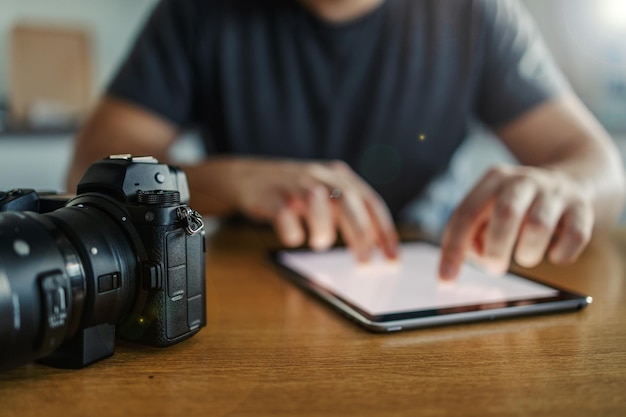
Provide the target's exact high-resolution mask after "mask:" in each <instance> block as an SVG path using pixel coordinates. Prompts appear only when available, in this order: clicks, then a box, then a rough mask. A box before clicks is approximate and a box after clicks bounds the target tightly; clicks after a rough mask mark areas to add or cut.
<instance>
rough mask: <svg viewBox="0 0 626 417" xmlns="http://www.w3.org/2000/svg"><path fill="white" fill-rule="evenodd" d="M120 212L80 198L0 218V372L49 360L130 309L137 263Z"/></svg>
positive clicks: (103, 202)
mask: <svg viewBox="0 0 626 417" xmlns="http://www.w3.org/2000/svg"><path fill="white" fill-rule="evenodd" d="M103 207H105V208H106V209H103ZM118 211H119V212H121V209H119V208H118V207H117V206H116V205H115V203H113V202H111V201H109V200H108V199H102V198H96V197H93V198H92V199H90V198H89V197H83V198H82V199H81V204H80V205H75V206H69V205H68V206H67V207H63V208H61V209H58V210H56V211H53V212H50V213H46V214H35V213H32V212H3V213H0V317H1V318H2V319H1V320H0V370H1V369H8V368H11V367H15V366H17V365H20V364H24V363H27V362H30V361H33V360H37V359H41V358H44V357H48V356H49V355H51V354H52V353H53V352H55V351H57V349H58V348H59V347H60V346H62V345H63V344H64V343H70V342H73V340H75V339H77V338H79V336H78V334H79V333H80V332H81V331H82V329H86V328H95V327H96V326H99V325H111V326H114V325H115V323H117V322H118V321H119V320H120V319H121V318H122V317H124V316H125V315H127V314H129V313H130V311H131V310H132V309H133V307H134V304H135V303H136V302H137V300H138V298H139V297H138V296H137V293H138V291H140V289H139V287H138V286H137V285H136V282H135V281H136V280H135V279H133V277H134V276H135V275H136V273H137V269H138V258H137V255H136V254H135V252H136V251H135V250H134V248H133V246H132V241H131V239H129V238H128V236H127V231H126V229H125V228H124V226H123V225H122V222H123V219H122V218H121V217H123V216H119V218H116V216H115V214H116V213H117V212H118ZM79 342H80V341H79ZM81 343H82V342H81ZM100 348H101V349H102V348H103V347H100ZM112 353H113V352H112V351H111V352H110V353H109V354H112ZM78 359H79V360H80V359H81V358H78ZM82 359H83V360H84V359H85V358H82ZM97 359H101V358H100V357H98V358H94V360H97ZM61 360H62V358H61ZM87 360H89V359H87ZM85 365H86V363H79V364H77V365H76V366H73V364H72V363H68V364H67V366H64V367H81V366H85Z"/></svg>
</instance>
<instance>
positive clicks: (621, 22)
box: [595, 0, 626, 32]
mask: <svg viewBox="0 0 626 417" xmlns="http://www.w3.org/2000/svg"><path fill="white" fill-rule="evenodd" d="M595 4H596V7H597V13H598V17H599V19H600V22H601V24H603V25H604V26H605V27H606V29H609V30H612V31H624V32H626V0H596V2H595Z"/></svg>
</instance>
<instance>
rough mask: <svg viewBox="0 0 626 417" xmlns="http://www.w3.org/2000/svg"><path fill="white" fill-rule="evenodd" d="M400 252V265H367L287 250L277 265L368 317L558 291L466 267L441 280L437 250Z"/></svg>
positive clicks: (422, 247)
mask: <svg viewBox="0 0 626 417" xmlns="http://www.w3.org/2000/svg"><path fill="white" fill-rule="evenodd" d="M400 253H401V255H400V259H399V260H398V261H388V260H385V259H383V258H382V256H380V255H377V256H375V257H374V259H373V260H372V261H370V262H369V263H367V264H358V263H357V262H356V261H355V259H354V256H353V255H352V254H351V253H350V252H349V251H348V250H346V249H344V248H335V249H332V250H330V251H328V252H311V251H293V252H288V251H286V252H281V253H279V261H280V262H281V263H282V264H284V265H285V266H287V267H288V268H291V269H292V270H294V271H295V272H297V273H298V274H300V275H302V276H303V277H306V278H307V279H309V280H311V281H313V282H314V283H316V284H317V285H319V286H321V287H323V288H325V289H326V290H328V291H330V292H332V293H334V294H336V295H337V296H339V297H341V298H343V299H344V300H346V301H348V302H350V303H352V304H354V305H355V306H357V307H359V308H361V310H363V311H365V312H366V313H368V314H370V315H372V316H378V315H385V314H392V313H402V312H409V311H421V310H432V309H442V308H452V307H462V306H470V305H480V304H491V303H500V302H510V301H520V300H527V299H535V298H549V297H554V296H557V295H558V293H559V291H558V290H556V289H553V288H550V287H547V286H545V285H542V284H539V283H536V282H533V281H530V280H527V279H524V278H520V277H517V276H515V275H512V274H507V275H505V276H503V277H493V276H490V275H488V274H487V273H485V272H483V271H481V270H480V269H478V268H476V267H474V266H472V265H465V266H464V267H463V269H462V271H461V274H460V276H459V278H458V279H457V280H455V281H453V282H451V283H448V282H442V281H441V280H439V278H438V275H437V270H438V262H439V256H440V255H439V248H438V247H436V246H433V245H431V244H428V243H423V242H411V243H405V244H403V245H402V248H401V252H400Z"/></svg>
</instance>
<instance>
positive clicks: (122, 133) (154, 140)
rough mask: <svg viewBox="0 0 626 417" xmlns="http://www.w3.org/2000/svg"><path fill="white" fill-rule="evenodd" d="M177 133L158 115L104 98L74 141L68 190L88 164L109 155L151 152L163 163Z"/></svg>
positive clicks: (174, 128)
mask: <svg viewBox="0 0 626 417" xmlns="http://www.w3.org/2000/svg"><path fill="white" fill-rule="evenodd" d="M176 134H177V129H176V127H175V126H174V125H172V124H171V123H169V122H167V121H166V120H165V119H163V118H161V117H159V116H156V115H154V114H152V113H150V112H148V111H146V110H143V109H142V108H140V107H138V106H136V105H133V104H130V103H127V102H125V101H122V100H118V99H115V98H111V97H105V98H103V99H102V100H101V102H100V103H99V104H98V106H97V107H96V109H95V110H94V111H93V113H92V114H91V115H90V117H89V119H88V120H87V121H86V122H85V125H84V126H83V128H82V129H81V131H80V132H79V133H78V136H77V138H76V141H75V143H74V154H73V156H72V162H71V165H70V168H69V172H68V175H67V179H66V187H67V190H68V192H72V191H74V190H76V185H77V184H78V181H79V180H80V178H81V177H82V175H83V174H84V172H85V171H86V170H87V168H88V167H89V165H91V164H92V163H94V162H96V161H98V160H100V159H103V158H105V157H107V156H108V155H112V154H135V155H152V156H154V157H156V158H157V159H159V160H160V161H164V162H165V160H166V155H167V150H168V149H169V147H170V145H171V144H172V143H173V141H174V139H175V137H176Z"/></svg>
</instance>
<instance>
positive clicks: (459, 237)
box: [439, 170, 503, 280]
mask: <svg viewBox="0 0 626 417" xmlns="http://www.w3.org/2000/svg"><path fill="white" fill-rule="evenodd" d="M502 178H503V175H502V172H500V171H498V170H490V171H489V172H488V173H487V174H485V176H483V178H482V179H481V180H480V181H479V182H478V183H477V184H476V185H475V186H474V188H473V189H472V190H471V191H470V192H469V193H468V194H467V196H466V197H465V198H464V199H463V201H462V202H461V203H460V204H459V206H458V207H457V209H456V210H455V211H454V213H453V214H452V216H451V217H450V220H449V221H448V224H447V226H446V228H445V230H444V233H443V238H442V241H441V260H440V261H439V277H440V278H441V279H443V280H451V279H454V278H456V277H457V275H458V274H459V270H460V269H461V264H462V263H463V261H464V260H465V257H466V255H467V254H468V251H469V250H470V249H471V248H473V247H474V246H478V245H477V242H475V239H477V238H480V236H477V233H478V231H479V230H480V228H481V225H484V224H486V218H487V215H488V213H489V212H490V210H491V209H490V207H491V205H492V203H493V195H494V193H495V192H496V190H497V187H498V185H499V184H500V182H501V181H502ZM480 246H481V247H482V244H481V245H480Z"/></svg>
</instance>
